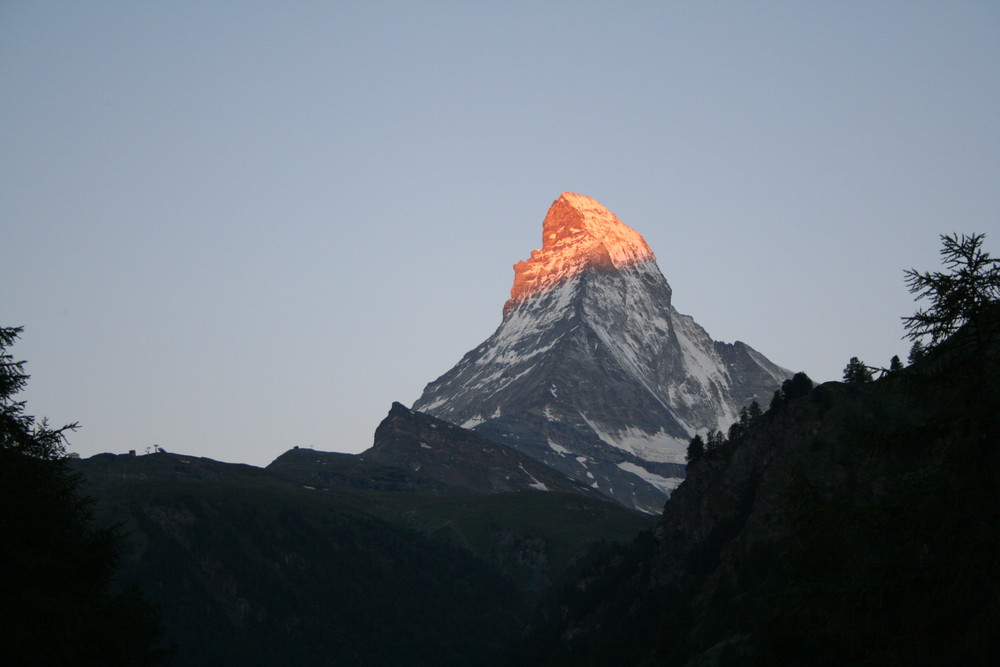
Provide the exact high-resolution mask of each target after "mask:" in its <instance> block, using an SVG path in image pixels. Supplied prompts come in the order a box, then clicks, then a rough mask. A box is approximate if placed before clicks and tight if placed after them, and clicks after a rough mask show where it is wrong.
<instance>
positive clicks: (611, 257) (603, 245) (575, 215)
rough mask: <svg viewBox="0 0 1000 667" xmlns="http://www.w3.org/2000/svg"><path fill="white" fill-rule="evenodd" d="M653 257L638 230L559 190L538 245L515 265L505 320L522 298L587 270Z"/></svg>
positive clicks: (586, 200) (620, 266)
mask: <svg viewBox="0 0 1000 667" xmlns="http://www.w3.org/2000/svg"><path fill="white" fill-rule="evenodd" d="M655 259H656V257H655V256H654V255H653V251H652V250H650V249H649V246H648V245H646V241H645V240H644V239H643V238H642V236H641V235H640V234H639V232H637V231H635V230H634V229H632V228H631V227H629V226H628V225H626V224H625V223H623V222H622V221H621V220H619V219H618V217H617V216H616V215H615V214H614V213H612V212H611V211H609V210H608V209H606V208H605V207H604V206H602V205H601V203H600V202H598V201H597V200H596V199H593V198H592V197H587V196H585V195H578V194H576V193H573V192H564V193H562V194H561V195H560V196H559V198H558V199H556V200H555V202H553V203H552V206H551V207H550V208H549V212H548V213H547V214H546V216H545V221H544V222H543V224H542V247H541V248H540V249H538V250H533V251H532V252H531V257H530V258H529V259H527V260H524V261H521V262H518V263H517V264H515V265H514V286H513V287H511V289H510V299H509V300H508V301H507V303H506V304H504V307H503V313H504V316H506V315H507V314H508V313H509V312H510V311H512V310H513V309H514V308H515V307H517V305H518V304H520V303H521V302H523V301H524V300H525V299H527V298H529V297H531V296H534V295H536V294H540V293H542V292H546V291H548V290H550V289H553V288H554V287H558V286H559V285H562V284H563V283H565V282H567V281H569V280H571V279H572V278H574V277H576V276H577V275H579V274H580V273H582V272H583V271H586V270H588V269H591V270H593V269H596V270H600V269H612V268H614V269H623V268H626V267H629V266H633V265H635V264H640V263H642V262H645V261H648V260H655Z"/></svg>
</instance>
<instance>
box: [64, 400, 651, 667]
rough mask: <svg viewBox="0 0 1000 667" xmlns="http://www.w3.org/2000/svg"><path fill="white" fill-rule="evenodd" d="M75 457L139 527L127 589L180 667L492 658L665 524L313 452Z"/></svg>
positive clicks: (130, 542)
mask: <svg viewBox="0 0 1000 667" xmlns="http://www.w3.org/2000/svg"><path fill="white" fill-rule="evenodd" d="M435 421H436V420H435ZM459 430H460V429H459ZM473 435H474V434H473ZM477 442H478V441H477ZM447 445H448V443H446V442H444V441H443V440H435V441H434V446H435V447H439V448H441V449H444V448H445V447H446V446H447ZM419 446H420V443H414V447H419ZM75 467H76V469H77V470H79V471H80V472H82V473H83V474H84V475H85V478H86V484H85V488H86V491H87V492H88V493H89V494H91V495H93V496H94V497H96V498H97V499H98V501H99V502H98V505H97V509H98V519H99V520H100V522H101V524H102V525H109V524H112V523H121V524H123V527H124V529H125V531H124V532H125V534H126V535H127V536H128V537H127V540H126V541H125V545H124V546H125V550H124V553H123V557H122V559H121V563H120V572H119V577H118V580H119V584H132V583H134V584H137V585H138V586H139V587H140V589H141V590H142V591H143V592H144V593H145V595H146V596H147V597H148V598H149V600H150V601H151V602H153V603H154V604H156V605H158V606H159V607H160V608H161V611H162V617H163V625H164V630H165V635H166V640H167V641H168V642H169V643H172V644H174V645H175V646H176V647H177V659H176V664H178V665H219V664H241V665H275V664H283V665H313V664H336V665H476V664H486V663H489V662H491V661H492V660H493V659H494V657H495V656H496V655H497V654H498V653H499V652H500V651H501V650H502V649H506V648H507V647H508V646H509V645H510V644H511V643H512V642H514V641H516V639H517V637H519V636H521V635H522V634H523V630H524V628H525V626H526V624H527V622H528V619H530V618H531V615H532V609H533V608H534V606H535V605H536V604H537V600H538V599H540V597H541V596H543V595H544V594H545V592H546V591H547V590H548V587H549V586H550V585H551V583H552V582H553V581H555V580H557V579H558V578H560V577H561V576H562V573H563V572H564V571H565V570H566V569H567V568H568V567H570V566H571V564H572V563H574V562H575V561H576V560H577V559H579V558H580V557H581V556H583V555H584V554H586V553H589V552H590V551H591V550H592V545H594V544H595V543H596V542H599V541H608V540H630V539H631V538H632V537H633V536H634V535H635V534H636V533H637V532H638V531H640V530H641V529H643V528H644V527H647V526H649V525H650V522H651V519H650V518H649V517H644V516H642V515H640V514H638V513H635V512H631V511H629V510H626V509H624V508H622V507H620V506H618V505H616V504H614V503H610V502H608V501H605V500H602V499H600V498H593V497H588V496H586V495H580V494H577V493H558V492H543V491H537V490H534V489H529V490H522V491H515V492H508V493H494V494H490V493H482V492H470V491H469V490H468V489H463V488H458V487H455V486H452V485H449V484H446V483H443V482H440V481H438V480H437V479H436V475H434V474H431V475H430V476H425V475H422V474H421V473H422V472H428V471H426V470H424V471H417V470H413V469H412V468H410V467H407V468H402V467H397V466H392V465H387V464H383V463H377V462H373V461H366V460H364V459H362V457H358V456H350V455H343V454H333V453H327V452H317V451H314V450H305V449H295V450H292V451H289V452H287V453H285V454H283V455H282V456H281V457H279V459H278V460H277V461H275V462H274V463H273V464H272V465H271V466H269V467H268V468H266V469H261V468H255V467H253V466H247V465H239V464H228V463H220V462H218V461H212V460H210V459H201V458H196V457H190V456H184V455H178V454H168V453H156V454H150V455H146V456H115V455H111V454H102V455H99V456H95V457H92V458H90V459H86V460H83V461H78V462H76V463H75ZM515 469H516V470H520V469H519V468H517V467H516V466H515ZM535 474H536V475H541V473H540V472H535Z"/></svg>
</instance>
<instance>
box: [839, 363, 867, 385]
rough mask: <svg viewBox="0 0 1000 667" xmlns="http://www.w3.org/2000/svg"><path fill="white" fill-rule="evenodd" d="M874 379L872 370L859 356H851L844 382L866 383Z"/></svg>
mask: <svg viewBox="0 0 1000 667" xmlns="http://www.w3.org/2000/svg"><path fill="white" fill-rule="evenodd" d="M873 379H874V376H873V375H872V371H871V369H870V368H868V366H866V365H865V364H864V363H862V362H861V360H860V359H858V358H857V357H851V360H850V361H848V362H847V366H845V367H844V382H846V383H847V384H865V383H866V382H871V381H872V380H873Z"/></svg>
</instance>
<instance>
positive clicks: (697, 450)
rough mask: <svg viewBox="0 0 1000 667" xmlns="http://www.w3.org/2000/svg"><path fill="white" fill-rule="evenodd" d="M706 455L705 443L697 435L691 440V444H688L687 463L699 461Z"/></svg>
mask: <svg viewBox="0 0 1000 667" xmlns="http://www.w3.org/2000/svg"><path fill="white" fill-rule="evenodd" d="M704 454H705V441H704V440H702V439H701V436H700V435H697V434H696V435H695V436H694V437H693V438H691V442H690V443H688V450H687V462H688V463H691V462H693V461H697V460H698V459H700V458H701V457H702V456H703V455H704Z"/></svg>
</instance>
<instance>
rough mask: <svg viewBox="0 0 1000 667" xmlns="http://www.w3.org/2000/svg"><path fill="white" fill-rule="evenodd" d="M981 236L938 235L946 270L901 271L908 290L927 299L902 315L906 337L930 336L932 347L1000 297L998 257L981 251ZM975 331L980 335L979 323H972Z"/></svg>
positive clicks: (978, 315)
mask: <svg viewBox="0 0 1000 667" xmlns="http://www.w3.org/2000/svg"><path fill="white" fill-rule="evenodd" d="M984 238H985V235H984V234H970V235H965V234H962V235H958V234H952V235H950V236H947V235H942V236H941V243H942V248H941V251H940V254H941V257H942V264H944V266H945V268H946V269H948V271H947V272H940V271H925V272H920V271H916V270H914V269H908V270H907V271H906V272H905V274H904V275H905V276H906V286H907V287H908V288H909V290H910V292H911V293H913V294H916V295H917V296H916V298H917V300H918V301H919V300H921V299H928V300H929V301H930V305H929V306H928V307H927V308H926V309H920V310H917V312H916V313H914V314H913V315H911V316H909V317H904V318H903V326H904V327H905V328H906V330H907V334H906V336H907V338H909V339H910V340H913V341H917V340H919V339H921V338H923V337H925V336H930V344H929V345H928V348H933V347H935V346H937V345H938V344H940V343H941V342H942V341H943V340H945V339H946V338H948V337H949V336H951V335H952V334H953V333H955V332H956V331H958V329H959V328H961V327H962V326H963V325H965V324H973V325H976V324H979V321H980V318H981V317H982V316H983V315H984V313H985V312H986V311H987V309H988V308H989V307H990V305H991V304H994V303H996V302H997V301H1000V259H993V258H992V257H990V255H989V253H987V252H984V251H983V249H982V245H983V239H984ZM975 334H976V336H977V337H979V336H981V335H982V332H981V331H980V327H975ZM980 342H982V341H980Z"/></svg>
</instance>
